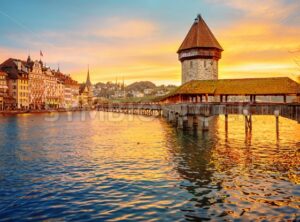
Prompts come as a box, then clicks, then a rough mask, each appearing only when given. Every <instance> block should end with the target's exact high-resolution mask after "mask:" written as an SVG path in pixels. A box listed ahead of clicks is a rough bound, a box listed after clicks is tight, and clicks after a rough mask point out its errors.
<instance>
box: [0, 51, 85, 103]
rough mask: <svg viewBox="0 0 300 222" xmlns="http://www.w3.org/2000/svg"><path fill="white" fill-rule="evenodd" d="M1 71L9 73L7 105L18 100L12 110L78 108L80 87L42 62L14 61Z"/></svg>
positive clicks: (68, 77)
mask: <svg viewBox="0 0 300 222" xmlns="http://www.w3.org/2000/svg"><path fill="white" fill-rule="evenodd" d="M0 70H1V71H2V72H5V73H7V77H6V78H7V82H8V97H7V104H9V102H10V103H11V101H13V100H12V99H14V100H15V102H14V104H12V105H10V108H14V109H53V108H55V109H56V108H74V107H75V106H76V107H78V95H79V85H78V83H77V82H76V81H74V80H72V78H71V77H70V76H67V75H65V74H62V73H60V74H59V75H57V73H56V72H55V71H54V70H51V69H50V68H49V67H46V66H44V65H43V62H42V61H37V60H36V61H32V60H31V58H30V56H28V58H27V61H23V60H19V59H12V58H10V59H8V60H6V61H5V62H3V63H2V64H1V65H0ZM10 96H11V97H10ZM65 97H66V98H65ZM2 100H3V99H2ZM4 103H5V102H4ZM70 104H71V105H70Z"/></svg>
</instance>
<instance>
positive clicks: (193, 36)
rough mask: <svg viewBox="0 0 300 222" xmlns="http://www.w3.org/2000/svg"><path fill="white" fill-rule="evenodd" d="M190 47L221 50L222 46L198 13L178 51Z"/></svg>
mask: <svg viewBox="0 0 300 222" xmlns="http://www.w3.org/2000/svg"><path fill="white" fill-rule="evenodd" d="M192 48H216V49H219V50H222V51H223V48H222V46H221V45H220V44H219V42H218V41H217V39H216V38H215V36H214V34H213V33H212V32H211V31H210V29H209V27H208V26H207V24H206V23H205V21H204V20H203V18H202V17H201V16H200V15H198V17H197V18H196V20H195V22H194V24H193V25H192V27H191V29H190V31H189V32H188V34H187V36H186V37H185V39H184V41H183V43H182V44H181V46H180V48H179V49H178V53H179V52H181V51H183V50H186V49H192Z"/></svg>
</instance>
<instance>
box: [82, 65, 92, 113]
mask: <svg viewBox="0 0 300 222" xmlns="http://www.w3.org/2000/svg"><path fill="white" fill-rule="evenodd" d="M93 96H94V93H93V85H92V83H91V80H90V71H89V69H88V72H87V78H86V82H85V83H84V84H81V86H80V99H79V103H80V107H86V108H90V107H92V106H93Z"/></svg>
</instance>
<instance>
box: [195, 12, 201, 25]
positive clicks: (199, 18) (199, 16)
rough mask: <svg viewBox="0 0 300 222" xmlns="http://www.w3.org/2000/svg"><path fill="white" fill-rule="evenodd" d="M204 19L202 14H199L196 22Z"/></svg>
mask: <svg viewBox="0 0 300 222" xmlns="http://www.w3.org/2000/svg"><path fill="white" fill-rule="evenodd" d="M201 19H202V16H201V14H198V15H197V17H196V18H195V22H196V23H197V22H199V21H200V20H201Z"/></svg>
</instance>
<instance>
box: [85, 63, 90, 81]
mask: <svg viewBox="0 0 300 222" xmlns="http://www.w3.org/2000/svg"><path fill="white" fill-rule="evenodd" d="M85 84H86V85H87V86H91V85H92V83H91V80H90V66H89V65H88V72H87V77H86V83H85Z"/></svg>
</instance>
